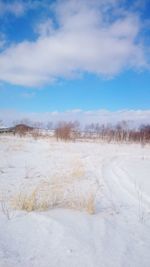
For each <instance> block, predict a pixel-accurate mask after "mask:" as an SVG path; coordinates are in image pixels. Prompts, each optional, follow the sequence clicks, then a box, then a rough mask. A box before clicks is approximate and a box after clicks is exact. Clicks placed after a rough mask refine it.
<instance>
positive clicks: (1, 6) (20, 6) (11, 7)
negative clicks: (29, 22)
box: [0, 0, 26, 17]
mask: <svg viewBox="0 0 150 267" xmlns="http://www.w3.org/2000/svg"><path fill="white" fill-rule="evenodd" d="M25 10H26V5H25V4H24V3H23V2H22V1H17V0H16V1H12V2H5V1H0V15H1V16H2V15H5V14H6V13H10V14H13V15H15V16H17V17H18V16H22V15H23V14H24V12H25Z"/></svg>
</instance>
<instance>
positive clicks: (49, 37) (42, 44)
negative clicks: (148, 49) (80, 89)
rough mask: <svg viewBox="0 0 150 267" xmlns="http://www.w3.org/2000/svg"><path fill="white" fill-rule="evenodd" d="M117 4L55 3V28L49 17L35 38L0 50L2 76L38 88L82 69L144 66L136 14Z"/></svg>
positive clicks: (112, 71) (101, 71)
mask: <svg viewBox="0 0 150 267" xmlns="http://www.w3.org/2000/svg"><path fill="white" fill-rule="evenodd" d="M117 3H118V1H115V0H114V1H113V0H107V1H103V0H95V1H90V0H86V1H85V0H83V1H79V0H76V1H75V0H71V1H66V0H63V1H57V3H56V4H55V6H53V12H54V13H55V20H56V21H57V27H54V24H53V22H52V18H51V19H48V20H47V21H45V22H43V23H42V24H41V23H40V24H39V25H38V26H37V31H38V33H39V34H40V35H39V37H38V39H37V40H36V41H34V42H29V41H24V42H21V43H19V44H16V45H12V46H10V47H9V48H7V49H6V50H4V51H3V53H0V80H1V81H4V82H9V83H12V84H18V85H23V86H40V85H43V84H46V83H51V82H52V81H54V80H57V79H59V78H70V77H74V76H75V75H77V74H79V73H82V72H83V73H84V72H89V73H94V74H97V75H101V76H104V77H112V76H114V75H117V74H118V73H119V72H121V71H123V70H124V69H126V68H134V69H140V68H144V67H146V66H147V62H146V59H145V56H144V48H143V47H142V45H141V44H140V43H138V42H137V37H138V34H139V32H140V29H141V23H140V20H139V18H138V15H137V14H134V13H129V12H124V10H122V9H119V6H118V4H117ZM110 6H111V7H112V9H111V11H110V9H109V8H110ZM113 12H114V13H113ZM116 13H117V17H118V18H117V17H116V18H115V15H116ZM114 14H115V15H114ZM113 15H114V18H115V19H114V20H113V21H112V17H113Z"/></svg>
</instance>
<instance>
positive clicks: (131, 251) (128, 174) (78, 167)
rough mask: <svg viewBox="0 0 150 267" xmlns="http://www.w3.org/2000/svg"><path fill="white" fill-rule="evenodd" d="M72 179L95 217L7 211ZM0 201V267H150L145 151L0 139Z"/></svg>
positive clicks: (148, 150) (149, 171)
mask: <svg viewBox="0 0 150 267" xmlns="http://www.w3.org/2000/svg"><path fill="white" fill-rule="evenodd" d="M72 176H74V177H75V178H77V179H76V181H75V180H74V182H73V186H74V188H75V190H76V191H77V192H78V196H79V197H81V196H82V195H84V194H85V195H87V194H88V193H89V191H91V192H92V191H93V193H94V194H95V214H93V215H90V214H88V213H86V212H85V211H77V210H71V209H63V208H58V207H56V208H53V209H49V210H47V211H41V212H40V211H32V212H26V211H22V210H20V211H19V210H14V209H13V208H12V207H10V206H7V205H8V203H9V200H10V199H11V198H13V197H14V196H15V195H17V194H18V193H19V192H22V191H26V192H29V191H30V190H32V189H34V188H35V186H36V185H39V183H41V182H43V181H44V182H50V181H52V180H54V179H58V177H59V179H58V180H59V181H60V180H63V179H64V181H66V177H67V179H70V180H71V179H72ZM80 176H82V177H80ZM95 188H96V190H95ZM71 192H72V191H71ZM0 199H1V201H2V203H4V204H5V209H3V208H2V209H1V211H0V267H14V266H15V267H57V266H60V267H70V266H71V267H75V266H76V267H100V266H105V267H110V266H112V267H127V266H128V267H141V266H142V267H149V266H150V147H149V146H145V147H142V146H140V145H138V144H130V145H127V144H105V143H78V142H77V143H71V142H69V143H63V142H56V141H55V140H53V139H49V140H48V139H43V140H42V139H41V140H34V139H32V138H17V137H11V136H0ZM4 201H5V202H4ZM7 210H8V213H9V217H10V218H9V219H8V218H7V217H8V216H7Z"/></svg>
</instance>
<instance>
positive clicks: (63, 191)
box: [11, 182, 95, 214]
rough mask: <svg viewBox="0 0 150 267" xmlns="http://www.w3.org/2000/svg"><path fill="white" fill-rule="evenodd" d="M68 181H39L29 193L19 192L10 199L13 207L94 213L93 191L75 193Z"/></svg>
mask: <svg viewBox="0 0 150 267" xmlns="http://www.w3.org/2000/svg"><path fill="white" fill-rule="evenodd" d="M69 187H70V184H69V183H57V182H55V183H48V182H42V183H40V184H39V185H38V186H37V187H36V188H35V189H34V190H33V191H32V192H31V193H28V194H25V193H19V195H17V196H15V197H14V198H13V199H12V202H11V203H12V206H13V208H15V209H20V210H26V211H28V212H31V211H45V210H48V209H53V208H65V209H68V208H69V209H75V210H79V211H86V212H88V213H89V214H94V213H95V195H94V194H93V193H90V194H87V195H86V196H83V195H82V193H80V194H77V192H76V190H75V188H74V187H73V186H72V185H71V190H69V189H70V188H69Z"/></svg>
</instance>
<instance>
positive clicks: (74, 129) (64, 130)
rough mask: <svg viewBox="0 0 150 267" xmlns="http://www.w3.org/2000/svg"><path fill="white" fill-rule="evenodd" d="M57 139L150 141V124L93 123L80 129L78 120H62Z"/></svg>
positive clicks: (123, 122)
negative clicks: (135, 125) (135, 127)
mask: <svg viewBox="0 0 150 267" xmlns="http://www.w3.org/2000/svg"><path fill="white" fill-rule="evenodd" d="M55 137H56V138H57V140H59V139H61V140H76V139H100V140H102V141H106V142H108V143H109V142H139V143H142V144H143V145H144V144H145V143H149V142H150V125H142V126H141V127H139V128H138V129H130V128H129V127H128V124H127V123H126V122H125V121H122V122H120V123H118V124H116V125H115V126H114V125H111V124H108V125H104V124H103V125H101V124H99V123H91V124H89V125H86V126H85V128H84V129H83V130H81V129H80V125H79V123H78V122H60V123H59V124H58V125H57V126H56V128H55Z"/></svg>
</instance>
